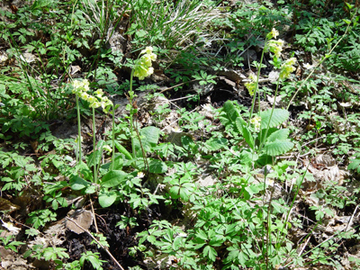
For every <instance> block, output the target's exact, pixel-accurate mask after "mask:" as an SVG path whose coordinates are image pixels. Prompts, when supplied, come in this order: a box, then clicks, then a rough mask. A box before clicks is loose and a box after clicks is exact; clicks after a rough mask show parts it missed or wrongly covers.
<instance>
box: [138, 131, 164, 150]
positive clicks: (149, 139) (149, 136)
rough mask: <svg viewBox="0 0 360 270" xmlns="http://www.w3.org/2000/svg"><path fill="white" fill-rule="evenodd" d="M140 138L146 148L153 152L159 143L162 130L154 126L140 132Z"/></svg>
mask: <svg viewBox="0 0 360 270" xmlns="http://www.w3.org/2000/svg"><path fill="white" fill-rule="evenodd" d="M140 136H141V139H142V140H143V141H142V142H143V146H144V148H148V149H149V150H151V149H152V148H153V147H155V146H156V145H157V143H158V142H159V136H160V129H158V128H157V127H153V126H149V127H145V128H143V129H141V130H140Z"/></svg>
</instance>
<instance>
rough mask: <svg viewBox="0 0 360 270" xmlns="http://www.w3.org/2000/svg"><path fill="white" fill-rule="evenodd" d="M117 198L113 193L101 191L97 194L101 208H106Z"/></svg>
mask: <svg viewBox="0 0 360 270" xmlns="http://www.w3.org/2000/svg"><path fill="white" fill-rule="evenodd" d="M116 198H117V194H116V192H115V191H102V192H100V194H99V204H100V205H101V207H103V208H106V207H109V206H111V205H112V204H113V203H114V202H115V201H116Z"/></svg>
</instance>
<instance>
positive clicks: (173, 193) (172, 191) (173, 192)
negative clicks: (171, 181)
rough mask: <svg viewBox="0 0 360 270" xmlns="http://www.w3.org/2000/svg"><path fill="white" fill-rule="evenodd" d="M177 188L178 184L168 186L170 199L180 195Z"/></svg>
mask: <svg viewBox="0 0 360 270" xmlns="http://www.w3.org/2000/svg"><path fill="white" fill-rule="evenodd" d="M179 190H180V187H179V186H174V187H171V188H170V190H169V193H170V196H171V198H172V199H178V198H179V197H180V195H179Z"/></svg>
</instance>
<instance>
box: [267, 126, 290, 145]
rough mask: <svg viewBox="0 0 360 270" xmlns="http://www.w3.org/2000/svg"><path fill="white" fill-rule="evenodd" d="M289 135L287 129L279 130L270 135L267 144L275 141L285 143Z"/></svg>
mask: <svg viewBox="0 0 360 270" xmlns="http://www.w3.org/2000/svg"><path fill="white" fill-rule="evenodd" d="M289 134H290V130H289V129H287V128H284V129H279V130H277V131H275V132H273V133H271V134H270V136H269V137H268V139H267V141H268V142H274V141H276V140H279V141H286V140H287V139H288V137H289Z"/></svg>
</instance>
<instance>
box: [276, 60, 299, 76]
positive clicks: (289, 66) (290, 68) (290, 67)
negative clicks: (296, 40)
mask: <svg viewBox="0 0 360 270" xmlns="http://www.w3.org/2000/svg"><path fill="white" fill-rule="evenodd" d="M295 63H296V58H295V57H291V58H290V59H288V60H286V61H285V63H283V64H282V65H281V70H280V75H279V78H280V79H282V80H283V79H287V78H289V76H290V73H292V72H294V71H295V67H294V65H295Z"/></svg>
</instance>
